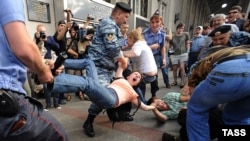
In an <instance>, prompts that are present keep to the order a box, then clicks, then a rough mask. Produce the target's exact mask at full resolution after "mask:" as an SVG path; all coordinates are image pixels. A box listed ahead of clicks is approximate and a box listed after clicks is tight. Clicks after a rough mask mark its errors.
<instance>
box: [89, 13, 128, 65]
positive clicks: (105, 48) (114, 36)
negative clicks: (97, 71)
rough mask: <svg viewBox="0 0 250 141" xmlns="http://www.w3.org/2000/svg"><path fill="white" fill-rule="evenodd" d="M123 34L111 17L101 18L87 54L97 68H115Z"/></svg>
mask: <svg viewBox="0 0 250 141" xmlns="http://www.w3.org/2000/svg"><path fill="white" fill-rule="evenodd" d="M122 42H123V36H122V33H121V31H120V27H119V26H118V25H117V24H116V23H115V21H114V20H113V19H112V17H108V18H104V19H102V20H101V22H100V23H99V25H98V26H97V28H96V30H95V34H94V36H93V40H92V45H91V46H90V47H89V48H88V55H89V57H90V58H91V59H92V60H93V61H94V63H95V65H96V66H97V67H99V68H102V69H106V70H115V68H116V65H115V63H116V61H115V59H116V58H119V56H120V55H121V47H122Z"/></svg>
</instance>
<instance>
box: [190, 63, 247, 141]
mask: <svg viewBox="0 0 250 141" xmlns="http://www.w3.org/2000/svg"><path fill="white" fill-rule="evenodd" d="M249 84H250V61H249V60H248V61H247V60H246V59H235V60H229V61H226V62H222V63H221V64H218V65H217V66H215V67H214V68H213V69H212V71H211V72H210V73H209V74H208V76H207V77H206V79H205V80H203V81H201V82H200V83H199V84H198V85H197V86H196V87H195V89H194V91H193V94H192V96H191V98H190V100H189V103H188V110H187V132H188V137H189V140H190V141H208V140H209V125H208V117H209V110H210V109H211V108H213V107H216V106H218V105H219V104H224V103H226V106H225V107H224V110H223V122H224V124H226V125H250V112H249V111H250V102H249V101H250V87H249Z"/></svg>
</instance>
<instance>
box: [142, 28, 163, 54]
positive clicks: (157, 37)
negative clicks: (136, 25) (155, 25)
mask: <svg viewBox="0 0 250 141" xmlns="http://www.w3.org/2000/svg"><path fill="white" fill-rule="evenodd" d="M142 34H143V36H144V39H145V40H146V42H147V44H148V46H151V45H153V44H156V43H158V44H159V45H160V48H158V49H153V50H152V51H153V54H154V55H161V52H160V50H161V49H162V48H163V47H164V45H165V34H166V32H164V31H162V30H160V29H159V30H158V31H157V33H156V34H154V33H153V32H152V31H151V28H147V29H145V30H144V31H143V32H142Z"/></svg>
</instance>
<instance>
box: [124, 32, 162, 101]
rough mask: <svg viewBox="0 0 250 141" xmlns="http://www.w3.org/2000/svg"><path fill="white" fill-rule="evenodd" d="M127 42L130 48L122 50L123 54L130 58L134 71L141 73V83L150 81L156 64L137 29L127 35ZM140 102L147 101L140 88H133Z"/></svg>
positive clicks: (154, 72) (152, 78)
mask: <svg viewBox="0 0 250 141" xmlns="http://www.w3.org/2000/svg"><path fill="white" fill-rule="evenodd" d="M127 37H128V38H127V44H128V48H130V50H128V51H123V55H124V56H125V57H128V58H130V59H132V63H133V69H134V71H138V72H140V73H141V74H143V80H142V83H145V84H146V83H150V82H153V81H154V80H155V79H156V75H157V66H156V63H155V60H154V56H153V53H152V50H151V49H150V47H149V46H148V45H147V43H146V41H145V40H144V39H143V36H142V34H141V32H140V31H139V30H132V31H131V32H130V33H129V34H128V36H127ZM135 91H136V92H137V94H138V95H139V96H140V99H141V101H142V102H144V103H147V101H146V99H145V96H144V95H143V93H142V91H141V89H139V88H135Z"/></svg>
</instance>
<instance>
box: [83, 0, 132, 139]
mask: <svg viewBox="0 0 250 141" xmlns="http://www.w3.org/2000/svg"><path fill="white" fill-rule="evenodd" d="M131 11H132V9H131V8H130V7H129V5H128V4H126V3H124V2H117V3H116V5H115V7H114V9H113V11H112V13H111V16H110V17H107V18H104V19H102V20H101V21H100V23H99V25H98V27H97V28H96V32H95V34H94V37H93V40H92V45H91V46H90V47H89V48H88V56H89V57H90V58H91V59H92V60H93V61H94V63H95V66H96V69H97V73H98V77H99V82H100V84H102V85H104V86H107V85H109V83H110V81H111V80H112V78H113V73H114V71H115V69H116V62H117V61H120V62H121V63H122V65H123V67H124V68H126V67H127V62H126V61H125V60H124V57H123V55H122V54H121V47H122V44H121V43H122V40H123V37H122V34H121V32H120V28H119V26H120V25H121V24H123V23H125V22H127V20H128V17H129V15H130V12H131ZM101 111H102V108H101V107H98V106H97V105H95V104H94V103H92V104H91V106H90V108H89V115H88V117H87V120H86V121H85V122H84V125H83V128H84V130H85V133H86V134H87V135H88V136H89V137H93V136H95V132H94V129H93V122H94V119H95V117H96V116H97V115H98V114H99V113H100V112H101Z"/></svg>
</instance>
